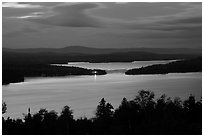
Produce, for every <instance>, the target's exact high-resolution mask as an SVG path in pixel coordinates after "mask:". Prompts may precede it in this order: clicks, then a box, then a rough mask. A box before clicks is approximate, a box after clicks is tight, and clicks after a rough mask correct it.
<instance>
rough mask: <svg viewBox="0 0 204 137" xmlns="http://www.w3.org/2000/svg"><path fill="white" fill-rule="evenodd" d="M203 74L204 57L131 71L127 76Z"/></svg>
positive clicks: (127, 72)
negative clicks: (203, 60)
mask: <svg viewBox="0 0 204 137" xmlns="http://www.w3.org/2000/svg"><path fill="white" fill-rule="evenodd" d="M185 72H202V57H201V56H200V57H197V58H194V59H187V60H180V61H175V62H170V63H168V64H156V65H151V66H147V67H141V68H136V69H130V70H128V71H126V72H125V74H126V75H139V74H167V73H185Z"/></svg>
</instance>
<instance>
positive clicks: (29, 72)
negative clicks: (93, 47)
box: [2, 62, 106, 85]
mask: <svg viewBox="0 0 204 137" xmlns="http://www.w3.org/2000/svg"><path fill="white" fill-rule="evenodd" d="M95 71H96V73H95ZM95 74H96V75H104V74H106V71H105V70H99V69H85V68H79V67H65V66H52V65H46V64H33V63H29V62H28V63H26V64H22V63H18V64H14V63H13V64H3V67H2V80H3V81H2V84H3V85H6V84H9V83H16V82H23V81H24V77H53V76H68V75H95Z"/></svg>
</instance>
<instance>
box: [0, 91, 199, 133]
mask: <svg viewBox="0 0 204 137" xmlns="http://www.w3.org/2000/svg"><path fill="white" fill-rule="evenodd" d="M154 97H155V95H154V93H153V92H151V91H146V90H141V91H139V92H138V95H136V96H135V98H134V99H132V100H129V101H128V100H127V99H126V98H123V100H122V101H121V104H120V105H119V107H118V108H116V109H114V108H113V106H112V105H111V104H110V103H108V102H107V101H106V100H105V99H104V98H102V99H101V101H100V102H99V104H98V106H97V108H96V113H95V116H94V117H93V118H90V119H88V118H86V117H81V118H79V119H74V118H73V110H71V108H70V107H69V106H64V107H63V109H62V111H61V112H60V114H58V113H57V112H56V111H54V110H51V111H48V110H46V109H40V110H39V112H37V113H35V114H31V113H30V108H29V110H28V114H26V115H25V116H24V118H23V119H11V118H9V117H8V118H7V119H6V118H4V117H2V122H3V123H2V133H3V135H13V134H14V135H66V134H71V135H88V134H89V135H123V134H124V135H125V134H127V135H128V134H130V135H192V134H199V135H201V134H202V102H201V100H200V101H196V100H195V97H194V96H193V95H190V96H189V98H188V99H186V100H184V101H182V100H181V99H180V98H178V97H176V98H174V99H171V98H170V97H167V96H166V95H162V96H161V97H159V98H158V99H155V98H154ZM6 110H7V106H6V103H5V102H3V103H2V113H3V114H4V113H6Z"/></svg>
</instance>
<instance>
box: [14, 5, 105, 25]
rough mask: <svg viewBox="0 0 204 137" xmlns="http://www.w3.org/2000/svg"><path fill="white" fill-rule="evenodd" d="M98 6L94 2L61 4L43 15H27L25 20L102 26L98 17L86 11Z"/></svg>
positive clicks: (49, 23) (42, 22) (54, 23)
mask: <svg viewBox="0 0 204 137" xmlns="http://www.w3.org/2000/svg"><path fill="white" fill-rule="evenodd" d="M99 6H100V5H99V4H96V3H77V4H75V3H73V5H72V4H71V5H70V4H63V5H58V6H55V7H54V8H53V9H52V10H50V11H48V12H45V13H44V15H39V16H38V15H33V14H32V15H28V16H27V18H26V20H28V21H32V22H37V23H41V24H47V25H55V26H65V27H102V26H103V25H102V22H101V21H100V19H99V18H96V17H93V16H90V15H89V14H88V13H87V11H88V10H91V9H94V8H98V7H99ZM18 18H19V17H18Z"/></svg>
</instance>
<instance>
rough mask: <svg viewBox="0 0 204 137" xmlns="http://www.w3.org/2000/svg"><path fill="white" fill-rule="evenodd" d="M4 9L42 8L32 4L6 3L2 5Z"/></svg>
mask: <svg viewBox="0 0 204 137" xmlns="http://www.w3.org/2000/svg"><path fill="white" fill-rule="evenodd" d="M2 7H6V8H41V7H42V6H41V5H32V4H27V3H23V4H19V3H18V2H4V3H2Z"/></svg>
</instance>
